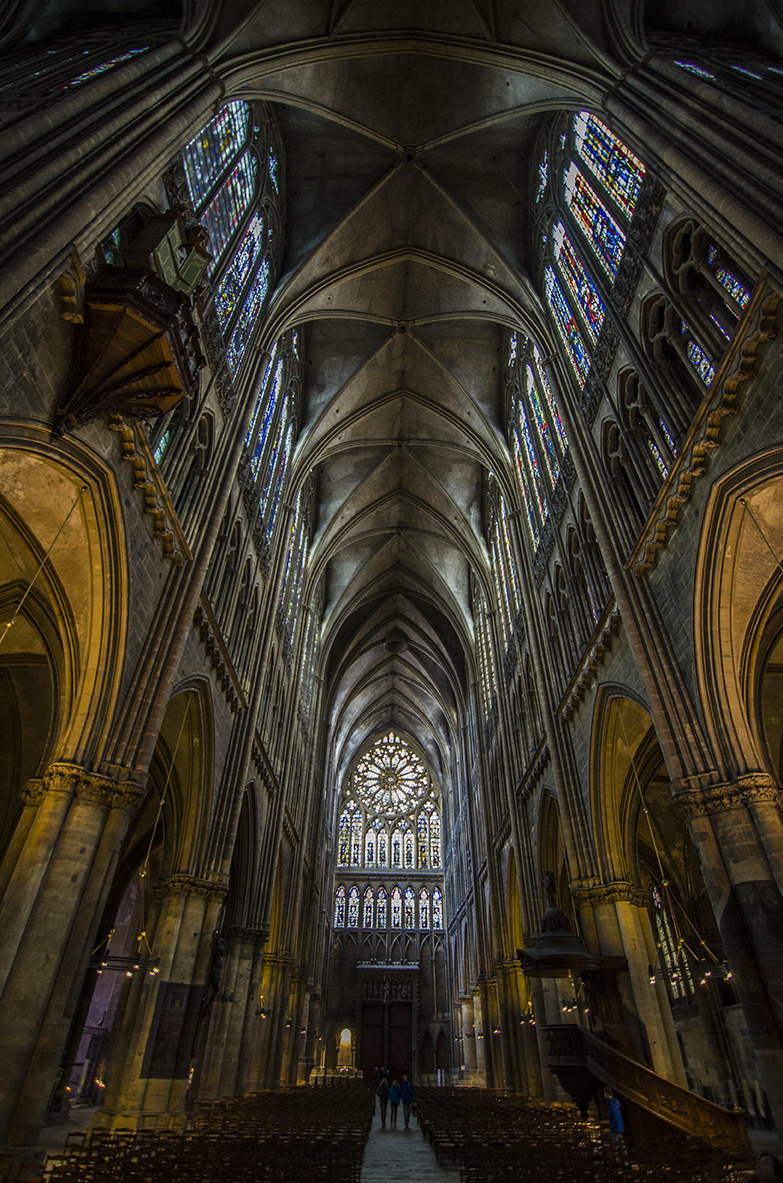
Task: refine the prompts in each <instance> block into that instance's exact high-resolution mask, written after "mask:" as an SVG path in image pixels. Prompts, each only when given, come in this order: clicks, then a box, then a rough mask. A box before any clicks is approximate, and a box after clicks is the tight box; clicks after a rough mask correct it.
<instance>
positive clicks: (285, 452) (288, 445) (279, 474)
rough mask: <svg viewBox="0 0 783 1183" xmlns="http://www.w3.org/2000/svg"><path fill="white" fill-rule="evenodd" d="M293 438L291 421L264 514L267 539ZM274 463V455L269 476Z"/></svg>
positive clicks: (273, 468) (272, 470)
mask: <svg viewBox="0 0 783 1183" xmlns="http://www.w3.org/2000/svg"><path fill="white" fill-rule="evenodd" d="M293 438H294V425H293V423H290V424H289V425H288V431H287V432H286V436H285V446H284V448H283V460H282V463H281V464H280V466H279V470H278V471H277V473H276V475H275V493H274V496H273V498H272V500H271V502H270V504H269V509H268V512H267V516H266V536H267V539H271V537H272V531H273V529H274V526H275V517H276V516H277V507H278V505H279V504H280V494H281V493H282V491H283V482H284V480H285V474H286V470H287V468H288V460H289V457H290V455H291V445H292V443H293ZM276 463H277V456H275V457H274V458H273V461H272V463H271V464H270V468H269V471H270V476H271V474H272V473H273V472H274V470H275V465H276ZM262 504H263V503H262Z"/></svg>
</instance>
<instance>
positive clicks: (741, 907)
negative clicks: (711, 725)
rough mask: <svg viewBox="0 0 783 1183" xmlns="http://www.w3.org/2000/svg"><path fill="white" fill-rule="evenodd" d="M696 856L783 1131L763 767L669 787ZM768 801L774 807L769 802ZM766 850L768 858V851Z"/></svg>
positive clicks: (781, 914)
mask: <svg viewBox="0 0 783 1183" xmlns="http://www.w3.org/2000/svg"><path fill="white" fill-rule="evenodd" d="M672 788H673V791H674V798H675V804H676V805H677V806H678V807H679V808H680V809H681V810H682V811H683V813H684V814H685V817H686V819H687V822H688V830H689V832H690V835H691V838H692V839H693V844H694V846H695V847H696V851H697V853H698V856H699V862H700V864H701V870H702V875H703V877H704V883H705V886H706V888H707V892H708V895H709V897H710V903H711V904H712V909H713V912H714V913H715V919H716V921H717V924H718V930H719V932H720V936H721V941H722V943H723V951H724V954H725V956H726V959H727V962H728V965H729V968H730V970H731V971H732V973H733V976H734V982H735V984H736V987H737V992H738V994H739V998H740V1002H741V1003H742V1008H743V1010H744V1012H745V1021H746V1023H747V1025H748V1030H749V1032H750V1036H751V1039H752V1041H753V1047H754V1053H755V1056H756V1060H757V1062H758V1065H759V1071H760V1073H761V1077H762V1082H763V1084H764V1088H765V1090H766V1092H767V1096H768V1098H769V1104H770V1108H771V1110H772V1116H773V1118H774V1120H775V1125H776V1126H777V1128H778V1129H779V1130H780V1129H783V898H781V885H780V884H779V883H778V882H776V879H775V874H774V873H773V872H774V871H776V870H777V868H776V866H775V864H774V854H775V851H776V850H777V848H778V841H779V834H780V827H781V822H780V817H779V816H775V815H776V813H777V803H778V802H779V800H780V790H779V789H778V788H777V786H776V785H775V784H774V782H773V781H772V780H771V779H770V777H768V776H767V775H766V774H764V773H758V774H750V775H748V776H745V777H742V778H741V779H739V780H738V781H736V782H735V783H733V784H723V785H717V786H709V787H704V788H702V787H699V786H698V785H694V784H693V782H691V781H687V780H683V781H680V782H676V783H675V784H674V785H673V786H672ZM770 805H774V806H775V809H774V810H772V809H770V808H769V806H770ZM770 855H772V856H773V857H770Z"/></svg>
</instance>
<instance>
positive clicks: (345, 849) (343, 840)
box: [337, 811, 351, 867]
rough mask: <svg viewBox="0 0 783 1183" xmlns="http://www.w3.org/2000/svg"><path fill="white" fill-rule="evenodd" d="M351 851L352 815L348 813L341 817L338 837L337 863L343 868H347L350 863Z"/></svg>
mask: <svg viewBox="0 0 783 1183" xmlns="http://www.w3.org/2000/svg"><path fill="white" fill-rule="evenodd" d="M350 849H351V815H350V814H349V813H348V812H347V811H346V812H345V813H343V814H341V816H340V825H339V828H338V837H337V863H338V865H339V866H341V867H347V866H348V863H349V861H350Z"/></svg>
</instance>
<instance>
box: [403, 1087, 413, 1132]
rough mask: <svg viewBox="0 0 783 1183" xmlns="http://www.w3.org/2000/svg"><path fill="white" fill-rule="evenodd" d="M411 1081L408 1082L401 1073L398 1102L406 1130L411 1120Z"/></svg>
mask: <svg viewBox="0 0 783 1183" xmlns="http://www.w3.org/2000/svg"><path fill="white" fill-rule="evenodd" d="M413 1094H414V1088H413V1081H412V1080H408V1077H407V1076H406V1075H405V1073H403V1076H402V1084H401V1085H400V1100H401V1101H402V1116H403V1117H404V1118H405V1128H406V1130H407V1128H408V1122H409V1121H410V1119H411V1105H412V1104H413Z"/></svg>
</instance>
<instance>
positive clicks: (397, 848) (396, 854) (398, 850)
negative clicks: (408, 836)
mask: <svg viewBox="0 0 783 1183" xmlns="http://www.w3.org/2000/svg"><path fill="white" fill-rule="evenodd" d="M391 852H392V866H393V867H401V866H402V834H401V833H400V831H399V830H395V831H394V834H393V835H392V841H391Z"/></svg>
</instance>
